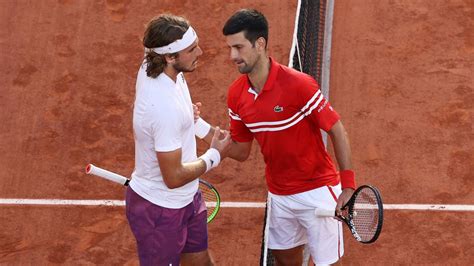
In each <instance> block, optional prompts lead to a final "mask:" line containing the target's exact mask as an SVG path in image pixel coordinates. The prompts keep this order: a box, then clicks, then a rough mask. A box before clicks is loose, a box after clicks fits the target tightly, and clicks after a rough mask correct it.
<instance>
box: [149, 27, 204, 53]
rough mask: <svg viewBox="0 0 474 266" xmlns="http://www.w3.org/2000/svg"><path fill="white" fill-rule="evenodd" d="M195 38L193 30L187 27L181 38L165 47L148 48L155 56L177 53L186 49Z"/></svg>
mask: <svg viewBox="0 0 474 266" xmlns="http://www.w3.org/2000/svg"><path fill="white" fill-rule="evenodd" d="M196 38H197V34H196V32H195V31H194V29H193V28H192V27H191V26H189V28H188V30H187V31H186V32H185V33H184V35H183V38H181V39H178V40H176V41H174V42H172V43H170V44H168V45H166V46H162V47H156V48H150V50H152V51H154V52H155V53H157V54H172V53H176V52H179V51H182V50H184V49H186V48H188V47H189V46H190V45H191V44H193V43H194V41H195V40H196Z"/></svg>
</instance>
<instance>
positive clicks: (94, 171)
mask: <svg viewBox="0 0 474 266" xmlns="http://www.w3.org/2000/svg"><path fill="white" fill-rule="evenodd" d="M86 174H89V175H96V176H99V177H102V178H105V179H107V180H110V181H112V182H115V183H119V184H122V185H124V186H126V185H128V182H129V179H128V178H126V177H125V176H121V175H119V174H116V173H113V172H110V171H107V170H105V169H102V168H100V167H97V166H95V165H93V164H88V165H87V167H86Z"/></svg>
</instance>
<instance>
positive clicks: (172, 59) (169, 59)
mask: <svg viewBox="0 0 474 266" xmlns="http://www.w3.org/2000/svg"><path fill="white" fill-rule="evenodd" d="M165 60H166V63H167V64H174V62H176V56H175V55H169V54H165Z"/></svg>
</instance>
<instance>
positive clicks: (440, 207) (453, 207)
mask: <svg viewBox="0 0 474 266" xmlns="http://www.w3.org/2000/svg"><path fill="white" fill-rule="evenodd" d="M208 204H211V205H212V204H215V203H213V202H209V203H208ZM0 205H63V206H125V201H123V200H67V199H0ZM383 206H384V209H385V210H420V211H474V205H462V204H460V205H457V204H384V205H383ZM221 207H222V208H265V202H233V201H227V202H226V201H225V202H221Z"/></svg>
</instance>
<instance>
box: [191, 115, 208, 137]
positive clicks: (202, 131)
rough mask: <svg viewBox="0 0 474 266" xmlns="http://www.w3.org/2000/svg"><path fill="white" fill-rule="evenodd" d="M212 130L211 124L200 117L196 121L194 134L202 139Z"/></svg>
mask: <svg viewBox="0 0 474 266" xmlns="http://www.w3.org/2000/svg"><path fill="white" fill-rule="evenodd" d="M210 130H211V125H210V124H209V123H207V122H206V121H205V120H204V119H202V118H200V117H199V118H198V120H197V121H196V122H195V123H194V134H195V135H196V136H197V137H198V138H200V139H203V138H205V137H206V136H207V134H208V133H209V131H210Z"/></svg>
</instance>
